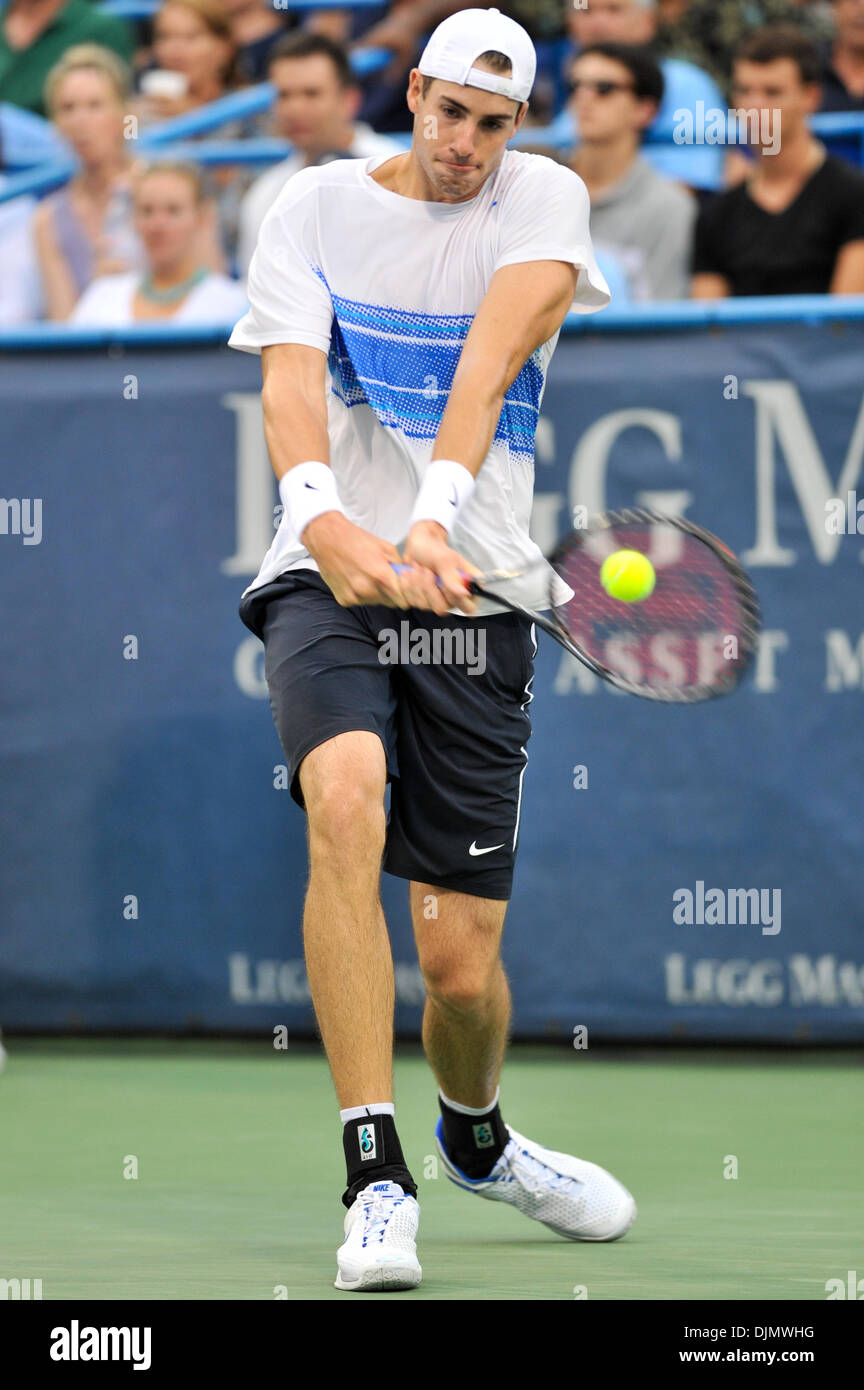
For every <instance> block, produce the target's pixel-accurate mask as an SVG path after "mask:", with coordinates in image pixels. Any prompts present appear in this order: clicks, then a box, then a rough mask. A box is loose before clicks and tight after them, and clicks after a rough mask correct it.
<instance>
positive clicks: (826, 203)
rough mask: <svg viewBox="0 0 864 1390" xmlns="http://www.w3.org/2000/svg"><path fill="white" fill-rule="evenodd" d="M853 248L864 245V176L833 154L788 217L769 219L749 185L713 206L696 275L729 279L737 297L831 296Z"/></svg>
mask: <svg viewBox="0 0 864 1390" xmlns="http://www.w3.org/2000/svg"><path fill="white" fill-rule="evenodd" d="M850 241H864V174H862V173H860V172H859V170H857V169H854V168H853V167H852V165H851V164H847V163H846V162H845V160H842V159H836V158H835V157H834V156H833V155H828V156H827V157H826V158H825V160H824V161H823V163H822V164H821V165H820V166H819V168H818V169H817V170H816V172H815V173H814V174H813V175H812V176H811V178H810V179H809V180H808V182H807V183H806V184H805V185H804V187H803V188H802V189H801V192H800V193H799V194H798V197H797V198H795V199H794V201H793V202H792V203H790V204H789V207H788V208H786V209H785V210H784V211H783V212H766V210H765V209H764V208H762V207H760V206H759V204H758V203H756V202H754V201H753V199H752V198H751V197H750V194H749V192H748V191H747V188H746V186H745V185H743V184H742V185H741V186H740V187H738V188H732V189H730V190H729V192H728V193H720V194H718V195H717V197H716V198H713V199H712V200H711V201H710V202H709V203H707V204H706V205H705V207H704V208H703V209H702V211H701V213H700V214H699V220H698V222H697V223H696V236H695V244H694V250H693V273H694V275H700V274H708V275H723V276H725V278H726V279H727V280H728V282H729V286H730V290H729V292H730V294H732V295H753V294H827V293H828V291H829V289H830V286H831V277H832V275H833V273H834V265H835V262H836V260H837V253H838V251H839V250H840V248H841V247H843V246H845V245H846V243H847V242H850Z"/></svg>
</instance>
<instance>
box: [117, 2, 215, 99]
mask: <svg viewBox="0 0 864 1390" xmlns="http://www.w3.org/2000/svg"><path fill="white" fill-rule="evenodd" d="M152 53H153V62H152V65H151V66H150V67H149V68H147V69H146V70H145V71H144V72H143V73H141V74H139V77H138V86H139V88H140V90H141V93H142V95H141V96H139V97H138V98H137V99H136V101H135V104H134V109H135V113H136V115H137V116H138V117H139V120H141V122H142V123H143V124H151V123H152V122H154V121H164V120H168V119H169V118H170V117H172V116H182V115H183V114H184V113H185V112H187V111H194V110H195V109H196V107H198V106H204V105H206V103H207V102H210V101H216V100H218V98H219V97H223V96H225V95H226V94H227V93H228V92H230V91H231V90H232V89H233V88H234V87H235V86H236V85H237V81H236V79H237V73H236V44H235V42H234V38H233V36H232V32H231V21H230V19H229V16H228V12H227V10H226V9H225V7H224V6H223V4H222V3H221V0H165V2H164V3H163V5H162V6H161V8H160V9H159V10H158V11H157V13H156V17H155V19H154V20H153V49H152ZM169 75H170V77H171V78H173V81H171V80H168V78H169Z"/></svg>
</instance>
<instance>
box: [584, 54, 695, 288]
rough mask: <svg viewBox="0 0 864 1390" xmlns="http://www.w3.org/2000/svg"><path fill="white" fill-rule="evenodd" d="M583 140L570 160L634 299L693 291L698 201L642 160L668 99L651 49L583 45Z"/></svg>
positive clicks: (604, 249)
mask: <svg viewBox="0 0 864 1390" xmlns="http://www.w3.org/2000/svg"><path fill="white" fill-rule="evenodd" d="M570 77H571V82H570V87H571V91H572V97H571V101H572V104H573V107H574V113H575V116H576V119H577V121H578V125H579V146H578V148H577V150H576V151H575V153H574V155H573V156H572V159H571V161H570V163H571V168H573V169H574V170H575V171H576V173H577V174H578V175H579V176H580V178H581V179H582V180H583V181H584V183H585V185H586V187H587V189H588V193H589V196H590V198H591V239H592V241H593V242H594V248H595V250H596V251H597V252H598V254H602V255H607V256H608V255H612V256H614V257H615V258H616V259H617V261H618V263H619V265H620V266H621V269H622V270H623V272H624V274H625V277H626V281H627V285H628V297H629V298H630V299H632V300H647V299H683V298H685V297H686V295H687V293H688V287H689V269H690V253H691V242H692V234H693V225H694V222H695V220H696V211H697V208H696V202H695V200H694V198H693V196H692V195H691V194H690V193H688V192H686V191H685V190H684V189H683V188H681V186H680V185H679V184H676V183H673V182H671V181H670V180H669V179H665V178H664V177H663V176H662V174H658V173H657V171H656V170H655V169H652V168H651V166H650V164H647V163H646V162H645V160H644V159H642V158H640V155H639V146H640V142H641V139H642V136H643V133H644V131H645V130H646V129H647V127H648V126H649V125H650V124H651V122H652V121H653V120H654V118H655V116H656V115H657V110H658V107H659V105H660V102H661V100H662V98H663V74H662V73H661V71H660V68H659V66H658V64H657V63H656V62H655V60H654V59H653V58H652V57H651V55H650V53H648V52H646V51H645V50H644V49H638V48H629V47H626V46H624V45H623V44H612V43H608V44H593V45H591V46H590V47H587V48H583V49H582V51H581V53H580V54H579V56H578V57H577V58H576V59H575V61H574V62H573V63H572V65H571V69H570Z"/></svg>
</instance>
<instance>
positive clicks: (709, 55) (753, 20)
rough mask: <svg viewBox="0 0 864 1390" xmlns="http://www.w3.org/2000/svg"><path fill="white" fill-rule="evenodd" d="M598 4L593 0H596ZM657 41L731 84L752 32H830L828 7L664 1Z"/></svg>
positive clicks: (805, 1)
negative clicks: (736, 59) (770, 28)
mask: <svg viewBox="0 0 864 1390" xmlns="http://www.w3.org/2000/svg"><path fill="white" fill-rule="evenodd" d="M591 3H592V4H593V3H594V0H591ZM660 9H661V20H662V23H661V27H660V31H659V34H658V42H659V44H660V47H661V50H662V52H663V53H667V54H672V55H674V56H676V57H680V58H687V59H689V60H690V61H691V62H693V63H697V64H698V65H699V67H701V68H704V69H705V71H706V72H710V73H711V75H712V76H713V77H714V78H715V79H716V80H717V81H718V82H719V83H720V85H721V86H722V87H724V88H725V87H726V86H727V84H728V82H729V79H730V76H731V73H732V55H733V53H735V52H736V50H737V49H738V47H739V46H740V45H741V44H742V43H743V42H744V40H745V38H747V37H749V35H750V34H752V33H753V31H754V29H759V28H763V27H764V26H766V25H777V24H796V25H798V26H799V27H800V28H802V29H803V30H805V31H806V32H807V33H808V34H809V35H810V36H811V37H812V38H814V39H816V40H817V41H818V40H821V39H825V38H826V37H827V36H828V34H829V33H830V27H831V26H830V20H828V21H826V16H825V12H824V7H823V6H821V5H818V4H811V3H810V2H809V0H746V4H745V3H742V0H688V3H687V4H685V5H676V6H675V7H674V8H671V9H670V7H669V5H668V4H666V3H664V2H663V0H660Z"/></svg>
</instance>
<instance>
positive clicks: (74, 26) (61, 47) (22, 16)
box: [0, 0, 135, 116]
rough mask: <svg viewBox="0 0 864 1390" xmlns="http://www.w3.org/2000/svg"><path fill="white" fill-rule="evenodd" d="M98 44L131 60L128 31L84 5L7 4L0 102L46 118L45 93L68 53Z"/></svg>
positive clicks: (2, 21) (78, 1) (57, 0)
mask: <svg viewBox="0 0 864 1390" xmlns="http://www.w3.org/2000/svg"><path fill="white" fill-rule="evenodd" d="M82 43H96V44H99V45H100V46H101V47H102V48H109V49H111V50H112V51H113V52H115V53H117V54H118V55H119V56H120V57H121V58H126V59H131V57H132V52H133V49H134V46H135V45H134V40H133V36H132V30H131V29H130V27H129V25H128V24H126V23H125V22H124V21H123V20H121V19H114V18H113V17H112V16H110V15H105V14H102V13H100V11H99V10H98V9H96V7H95V6H94V5H92V4H89V3H88V0H10V3H9V4H8V5H7V6H6V9H5V10H4V11H3V14H2V18H0V101H9V102H12V103H13V105H15V106H21V107H24V108H25V109H26V110H28V111H35V112H36V113H37V115H40V116H42V115H44V114H45V108H44V105H43V91H44V87H45V79H46V77H47V76H48V73H49V72H50V70H51V68H53V67H54V65H55V64H56V63H57V62H58V60H59V59H60V58H62V56H63V54H64V53H65V52H66V50H67V48H71V47H72V46H73V45H76V44H82Z"/></svg>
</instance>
